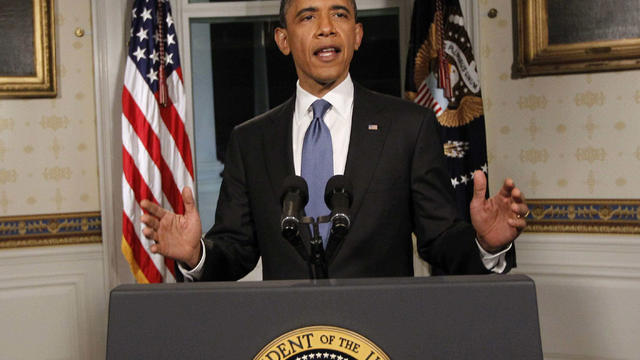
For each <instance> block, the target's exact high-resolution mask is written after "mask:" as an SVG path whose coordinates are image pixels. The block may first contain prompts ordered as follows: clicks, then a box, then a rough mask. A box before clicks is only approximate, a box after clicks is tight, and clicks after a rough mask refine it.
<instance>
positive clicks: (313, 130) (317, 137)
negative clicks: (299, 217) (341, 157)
mask: <svg viewBox="0 0 640 360" xmlns="http://www.w3.org/2000/svg"><path fill="white" fill-rule="evenodd" d="M330 107H331V104H329V102H327V101H326V100H322V99H319V100H316V101H314V102H313V104H311V108H312V109H313V120H312V121H311V124H310V125H309V127H308V128H307V132H306V133H305V134H304V142H303V144H302V164H301V174H302V177H303V178H304V179H305V180H306V181H307V184H308V185H309V202H308V203H307V206H306V207H305V208H304V210H305V212H306V214H307V216H311V217H313V218H317V217H318V216H323V215H328V214H329V208H327V205H326V204H325V202H324V189H325V186H326V185H327V181H328V180H329V178H331V177H332V176H333V147H332V144H331V133H330V132H329V128H328V127H327V124H325V123H324V120H323V118H324V114H325V113H326V112H327V110H329V108H330ZM319 230H320V234H319V235H320V236H322V244H323V246H324V247H325V248H326V247H327V240H328V238H329V236H328V235H329V224H328V223H327V224H320V227H319Z"/></svg>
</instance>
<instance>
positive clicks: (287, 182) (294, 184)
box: [280, 175, 309, 208]
mask: <svg viewBox="0 0 640 360" xmlns="http://www.w3.org/2000/svg"><path fill="white" fill-rule="evenodd" d="M291 192H295V193H297V194H298V195H299V196H300V201H301V202H302V204H301V205H302V208H304V207H305V205H307V202H308V201H309V187H308V186H307V182H306V181H305V180H304V178H302V177H301V176H296V175H291V176H287V178H285V179H284V182H283V183H282V191H281V192H280V203H282V201H284V197H285V196H287V194H289V193H291Z"/></svg>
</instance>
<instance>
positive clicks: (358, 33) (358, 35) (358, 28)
mask: <svg viewBox="0 0 640 360" xmlns="http://www.w3.org/2000/svg"><path fill="white" fill-rule="evenodd" d="M355 32H356V38H355V44H354V45H353V48H354V49H355V50H358V49H359V48H360V43H361V42H362V36H363V35H364V29H363V28H362V23H356V29H355Z"/></svg>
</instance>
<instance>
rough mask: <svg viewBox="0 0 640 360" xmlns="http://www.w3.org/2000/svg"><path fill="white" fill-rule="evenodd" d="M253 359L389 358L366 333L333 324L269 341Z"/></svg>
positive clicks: (340, 359) (302, 329)
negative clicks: (364, 334)
mask: <svg viewBox="0 0 640 360" xmlns="http://www.w3.org/2000/svg"><path fill="white" fill-rule="evenodd" d="M253 360H390V359H389V356H387V355H386V354H385V353H384V352H382V350H380V348H379V347H377V346H376V345H375V344H374V343H372V342H371V341H370V340H369V339H367V338H365V337H364V336H362V335H360V334H357V333H355V332H353V331H349V330H346V329H342V328H338V327H334V326H309V327H304V328H300V329H296V330H293V331H290V332H288V333H286V334H284V335H282V336H280V337H279V338H277V339H275V340H273V341H272V342H270V343H269V344H268V345H267V346H265V347H264V348H263V349H262V351H260V353H259V354H258V355H256V357H254V358H253Z"/></svg>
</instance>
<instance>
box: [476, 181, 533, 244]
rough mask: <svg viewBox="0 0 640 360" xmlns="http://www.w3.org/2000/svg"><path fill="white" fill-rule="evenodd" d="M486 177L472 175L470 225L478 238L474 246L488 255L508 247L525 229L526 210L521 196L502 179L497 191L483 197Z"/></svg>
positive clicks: (512, 186) (515, 188)
mask: <svg viewBox="0 0 640 360" xmlns="http://www.w3.org/2000/svg"><path fill="white" fill-rule="evenodd" d="M486 192H487V178H486V176H485V175H484V173H483V172H482V171H479V170H478V171H476V172H475V173H474V174H473V199H472V200H471V205H470V209H469V210H470V212H471V223H472V224H473V227H474V228H475V230H476V233H477V235H478V243H479V244H480V246H482V248H483V249H484V250H486V251H487V252H489V253H497V252H499V251H501V250H502V249H504V248H506V247H507V246H509V244H510V243H511V242H513V240H515V239H516V238H517V237H518V235H520V233H521V232H522V230H523V229H524V228H525V227H526V226H527V222H526V220H525V217H527V215H529V208H528V207H527V204H526V203H525V201H524V194H522V191H520V189H518V188H517V187H516V186H515V184H514V183H513V180H511V179H506V180H505V181H504V184H503V185H502V189H500V192H499V193H498V194H497V195H495V196H493V197H491V198H489V199H486V198H485V194H486Z"/></svg>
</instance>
